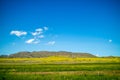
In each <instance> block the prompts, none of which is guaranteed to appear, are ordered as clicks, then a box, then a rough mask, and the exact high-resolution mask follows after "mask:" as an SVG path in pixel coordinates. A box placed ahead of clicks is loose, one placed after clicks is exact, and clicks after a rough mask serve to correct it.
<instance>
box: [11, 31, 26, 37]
mask: <svg viewBox="0 0 120 80" xmlns="http://www.w3.org/2000/svg"><path fill="white" fill-rule="evenodd" d="M10 34H11V35H16V36H18V37H20V36H23V35H27V32H25V31H11V32H10Z"/></svg>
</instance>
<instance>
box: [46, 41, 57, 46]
mask: <svg viewBox="0 0 120 80" xmlns="http://www.w3.org/2000/svg"><path fill="white" fill-rule="evenodd" d="M55 43H56V42H55V41H49V42H48V43H47V45H54V44H55Z"/></svg>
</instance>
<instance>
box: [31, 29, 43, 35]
mask: <svg viewBox="0 0 120 80" xmlns="http://www.w3.org/2000/svg"><path fill="white" fill-rule="evenodd" d="M42 33H43V29H42V28H38V29H36V30H35V32H32V33H31V34H32V35H33V36H37V35H40V34H42Z"/></svg>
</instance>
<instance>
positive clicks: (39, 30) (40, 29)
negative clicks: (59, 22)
mask: <svg viewBox="0 0 120 80" xmlns="http://www.w3.org/2000/svg"><path fill="white" fill-rule="evenodd" d="M35 31H38V32H42V31H43V29H42V28H38V29H36V30H35Z"/></svg>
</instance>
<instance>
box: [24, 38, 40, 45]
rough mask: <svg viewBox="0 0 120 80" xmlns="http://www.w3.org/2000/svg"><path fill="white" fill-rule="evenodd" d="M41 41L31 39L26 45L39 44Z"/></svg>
mask: <svg viewBox="0 0 120 80" xmlns="http://www.w3.org/2000/svg"><path fill="white" fill-rule="evenodd" d="M39 42H40V41H39V40H37V39H29V40H27V41H26V42H25V43H27V44H38V43H39Z"/></svg>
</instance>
